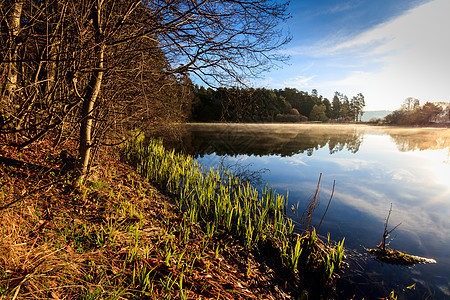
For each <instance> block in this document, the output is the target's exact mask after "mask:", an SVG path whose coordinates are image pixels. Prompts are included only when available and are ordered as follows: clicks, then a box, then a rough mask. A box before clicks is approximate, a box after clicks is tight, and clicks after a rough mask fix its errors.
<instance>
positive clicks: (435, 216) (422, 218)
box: [335, 184, 450, 241]
mask: <svg viewBox="0 0 450 300" xmlns="http://www.w3.org/2000/svg"><path fill="white" fill-rule="evenodd" d="M424 188H425V189H426V188H427V187H424ZM387 192H388V191H387V190H386V191H379V190H374V189H373V188H371V187H369V185H360V184H359V185H356V186H353V185H350V186H348V185H346V186H340V190H339V191H337V192H335V195H336V196H335V197H336V199H337V200H336V201H338V202H342V203H344V204H346V205H348V206H350V207H353V208H354V209H357V210H358V211H361V212H362V213H364V214H367V215H370V216H374V217H375V218H377V219H378V220H380V221H381V222H384V220H385V218H386V215H387V212H388V210H389V206H390V204H391V203H392V202H394V205H393V213H392V216H391V219H390V224H391V225H392V224H398V223H400V222H401V223H402V225H401V229H402V230H407V231H410V232H415V233H416V234H418V235H420V234H424V233H426V234H430V233H432V234H435V235H436V237H438V238H439V239H442V240H443V241H444V240H447V239H448V238H449V237H448V232H449V229H450V228H449V225H448V222H446V219H447V217H446V216H445V214H444V215H443V214H442V213H441V212H442V211H443V210H444V211H445V210H447V211H448V209H449V203H448V201H447V203H444V202H440V205H439V207H437V208H435V209H438V210H439V213H435V211H434V210H430V208H432V206H434V205H433V202H434V201H433V198H431V199H428V200H427V199H421V202H420V203H415V204H414V205H411V203H408V202H409V201H401V199H399V200H397V201H395V199H393V197H390V196H389V194H388V193H387ZM357 195H364V197H360V196H357ZM405 198H409V197H406V196H405ZM447 216H448V214H447Z"/></svg>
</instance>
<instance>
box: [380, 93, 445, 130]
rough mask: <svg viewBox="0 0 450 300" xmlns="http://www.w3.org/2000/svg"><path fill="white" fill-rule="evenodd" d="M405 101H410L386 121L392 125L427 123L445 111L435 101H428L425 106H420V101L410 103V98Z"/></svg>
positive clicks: (387, 117)
mask: <svg viewBox="0 0 450 300" xmlns="http://www.w3.org/2000/svg"><path fill="white" fill-rule="evenodd" d="M416 100H417V99H416ZM405 101H408V102H407V104H406V105H404V106H403V107H402V108H401V109H398V110H396V111H394V112H392V113H391V114H389V115H387V116H386V117H385V118H384V121H385V122H386V123H388V124H392V125H427V124H430V123H433V122H434V121H435V120H436V119H438V118H439V117H440V115H441V114H442V113H443V109H442V107H440V106H437V105H435V104H434V103H430V102H427V103H425V104H424V105H423V106H418V102H413V103H412V104H410V103H409V98H408V99H407V100H405ZM447 113H448V112H447ZM449 115H450V114H449Z"/></svg>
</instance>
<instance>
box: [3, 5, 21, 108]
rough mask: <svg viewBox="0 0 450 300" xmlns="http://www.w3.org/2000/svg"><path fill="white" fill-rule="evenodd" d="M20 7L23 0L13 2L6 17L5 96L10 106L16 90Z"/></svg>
mask: <svg viewBox="0 0 450 300" xmlns="http://www.w3.org/2000/svg"><path fill="white" fill-rule="evenodd" d="M22 7H23V0H16V1H14V3H13V4H12V5H11V8H10V10H9V11H8V14H7V16H6V20H7V24H8V30H9V43H8V46H9V47H8V48H9V51H8V52H9V57H8V59H9V63H8V73H7V78H6V95H7V99H8V100H9V102H10V104H12V103H13V99H14V93H15V91H16V89H17V69H18V68H17V55H18V53H17V52H18V49H17V47H18V45H17V36H18V34H19V31H20V16H21V15H22Z"/></svg>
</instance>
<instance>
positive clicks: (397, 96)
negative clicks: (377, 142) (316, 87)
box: [324, 0, 450, 109]
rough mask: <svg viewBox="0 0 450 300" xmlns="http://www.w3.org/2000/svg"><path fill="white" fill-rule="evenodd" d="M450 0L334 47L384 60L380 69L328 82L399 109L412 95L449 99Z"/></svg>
mask: <svg viewBox="0 0 450 300" xmlns="http://www.w3.org/2000/svg"><path fill="white" fill-rule="evenodd" d="M449 11H450V1H448V0H435V1H433V2H429V3H427V4H424V5H422V6H419V7H417V8H415V9H412V10H410V11H409V12H407V13H406V14H404V15H403V16H400V17H398V18H397V19H395V20H393V21H390V22H388V23H385V24H381V25H379V26H378V27H376V28H374V29H371V30H369V31H366V32H364V33H362V34H360V35H359V36H357V37H355V38H354V39H351V40H348V41H346V42H344V43H340V44H338V45H335V46H334V47H332V48H330V49H329V50H328V51H329V54H330V55H335V56H337V55H342V54H343V53H347V54H348V53H352V54H353V55H356V56H359V57H360V58H361V57H365V59H367V60H369V59H370V60H375V61H378V62H380V63H382V65H383V67H382V68H381V69H380V70H378V71H371V70H364V69H361V70H359V71H354V72H352V73H351V74H349V75H348V76H347V77H345V78H344V79H342V80H337V81H334V82H328V83H326V84H324V85H328V86H333V87H335V88H334V89H337V90H340V91H342V90H344V91H343V92H344V93H346V91H349V92H350V94H352V93H356V92H358V91H361V92H363V94H364V95H365V96H366V104H367V106H368V107H373V108H379V109H382V108H390V109H396V108H398V107H399V106H400V104H401V102H402V101H403V99H405V98H406V97H408V96H412V97H416V98H418V99H420V100H421V101H422V103H424V102H425V101H438V100H441V101H450V84H449V82H450V56H449V55H450V54H449V53H450V35H449V34H448V30H449V28H450V18H448V12H449Z"/></svg>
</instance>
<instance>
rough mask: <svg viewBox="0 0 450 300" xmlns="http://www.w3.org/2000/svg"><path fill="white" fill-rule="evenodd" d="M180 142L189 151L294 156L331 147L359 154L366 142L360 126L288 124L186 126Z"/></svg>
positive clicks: (181, 147) (180, 145)
mask: <svg viewBox="0 0 450 300" xmlns="http://www.w3.org/2000/svg"><path fill="white" fill-rule="evenodd" d="M186 128H187V130H185V131H184V136H183V138H182V141H181V143H178V146H177V147H176V148H177V149H178V150H182V151H184V152H186V153H189V154H193V155H199V156H203V155H206V154H212V153H215V154H217V155H220V156H223V155H238V154H246V155H258V156H263V155H281V156H292V155H294V154H298V153H306V154H307V155H308V156H311V155H312V154H313V153H314V151H317V150H319V149H322V148H325V147H326V146H328V149H329V151H330V154H334V153H336V152H339V151H342V150H344V149H347V150H348V151H349V152H351V153H356V152H357V151H358V150H359V147H360V146H361V143H362V141H363V134H362V132H361V131H360V130H358V129H357V128H353V127H350V128H346V129H345V130H344V129H339V130H336V129H335V128H333V127H325V126H303V127H298V126H295V125H294V126H289V125H287V126H286V125H281V126H276V125H259V126H257V125H254V126H248V125H247V126H246V125H242V124H241V125H236V124H232V125H231V124H227V125H225V124H222V125H195V126H187V127H186Z"/></svg>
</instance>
